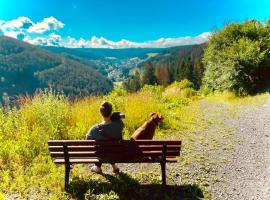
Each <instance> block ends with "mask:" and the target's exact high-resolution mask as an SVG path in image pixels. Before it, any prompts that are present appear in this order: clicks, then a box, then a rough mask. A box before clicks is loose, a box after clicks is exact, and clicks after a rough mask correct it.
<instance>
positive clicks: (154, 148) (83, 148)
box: [49, 145, 180, 152]
mask: <svg viewBox="0 0 270 200" xmlns="http://www.w3.org/2000/svg"><path fill="white" fill-rule="evenodd" d="M121 148H122V149H123V150H124V151H125V150H128V149H134V148H135V149H138V148H139V149H141V150H145V151H146V150H149V151H151V150H152V151H157V150H162V149H163V146H162V145H130V146H126V145H125V146H123V145H119V146H96V145H93V146H69V147H68V151H69V152H71V151H95V150H99V149H109V150H115V149H119V150H120V149H121ZM49 150H50V151H58V152H59V151H64V149H63V147H62V146H50V147H49ZM167 150H168V151H177V150H178V151H180V147H179V146H177V145H168V146H167Z"/></svg>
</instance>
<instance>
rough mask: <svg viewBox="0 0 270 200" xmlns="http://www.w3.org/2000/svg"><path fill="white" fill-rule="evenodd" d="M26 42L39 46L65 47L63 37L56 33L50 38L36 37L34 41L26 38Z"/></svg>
mask: <svg viewBox="0 0 270 200" xmlns="http://www.w3.org/2000/svg"><path fill="white" fill-rule="evenodd" d="M24 41H25V42H28V43H30V44H33V45H39V46H59V47H60V46H63V45H62V37H61V36H60V35H57V34H55V33H52V34H50V35H49V37H36V38H33V39H32V38H30V37H26V38H25V40H24Z"/></svg>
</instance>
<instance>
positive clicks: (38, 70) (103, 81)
mask: <svg viewBox="0 0 270 200" xmlns="http://www.w3.org/2000/svg"><path fill="white" fill-rule="evenodd" d="M49 86H50V87H52V88H53V89H55V90H57V91H64V92H65V93H66V94H68V95H80V96H84V95H90V94H105V93H107V92H109V91H110V90H111V89H112V88H113V85H112V82H111V81H109V80H108V79H107V78H106V77H104V76H103V75H102V74H100V73H99V72H97V71H96V70H94V69H93V68H92V67H91V66H89V65H85V64H82V63H79V62H77V61H75V60H71V59H68V58H66V57H64V56H61V55H58V54H55V53H52V52H49V51H47V50H44V49H42V48H39V47H36V46H33V45H30V44H28V43H25V42H22V41H19V40H16V39H13V38H9V37H5V36H0V97H1V96H2V95H3V94H8V96H14V95H19V94H25V93H28V94H33V93H34V92H35V90H36V89H37V88H46V87H49Z"/></svg>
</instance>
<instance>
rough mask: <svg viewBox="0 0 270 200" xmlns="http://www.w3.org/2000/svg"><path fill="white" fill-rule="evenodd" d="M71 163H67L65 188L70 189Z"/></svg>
mask: <svg viewBox="0 0 270 200" xmlns="http://www.w3.org/2000/svg"><path fill="white" fill-rule="evenodd" d="M69 174H70V164H65V190H66V191H67V190H68V185H69Z"/></svg>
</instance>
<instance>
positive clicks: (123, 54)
mask: <svg viewBox="0 0 270 200" xmlns="http://www.w3.org/2000/svg"><path fill="white" fill-rule="evenodd" d="M42 48H45V49H47V50H49V51H52V52H54V53H59V54H63V55H73V56H77V57H81V58H84V59H88V60H92V59H104V58H116V59H130V58H134V57H138V58H141V59H145V58H147V57H148V55H147V54H149V53H159V52H162V51H164V48H128V49H104V48H64V47H52V46H45V47H44V46H43V47H42Z"/></svg>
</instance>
